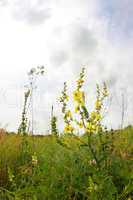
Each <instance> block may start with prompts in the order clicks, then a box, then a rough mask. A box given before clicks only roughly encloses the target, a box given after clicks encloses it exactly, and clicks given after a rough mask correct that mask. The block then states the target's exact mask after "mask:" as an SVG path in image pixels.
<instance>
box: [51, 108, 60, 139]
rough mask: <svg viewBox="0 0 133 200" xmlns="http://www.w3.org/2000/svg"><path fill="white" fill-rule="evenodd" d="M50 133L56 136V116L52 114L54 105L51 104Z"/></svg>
mask: <svg viewBox="0 0 133 200" xmlns="http://www.w3.org/2000/svg"><path fill="white" fill-rule="evenodd" d="M50 125H51V134H52V135H53V136H56V137H57V136H58V130H57V117H56V116H55V115H54V107H53V106H52V112H51V122H50Z"/></svg>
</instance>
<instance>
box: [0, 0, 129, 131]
mask: <svg viewBox="0 0 133 200" xmlns="http://www.w3.org/2000/svg"><path fill="white" fill-rule="evenodd" d="M0 5H1V7H0V25H1V28H0V29H1V30H0V31H1V32H0V36H1V37H0V55H1V56H0V91H1V92H0V96H1V101H0V108H1V110H2V112H1V113H0V122H1V123H2V124H3V125H5V124H6V123H8V124H9V125H8V128H10V129H12V130H13V129H14V127H15V128H17V126H18V123H19V122H18V116H20V115H21V109H22V103H23V101H22V100H23V99H22V95H23V86H24V85H25V83H26V80H27V79H26V78H27V77H26V73H27V71H28V70H29V69H30V68H31V67H35V66H37V65H42V64H43V65H44V66H46V74H45V76H44V78H42V79H41V80H40V81H39V82H38V85H39V86H38V89H37V90H36V93H35V95H37V96H38V95H39V97H38V98H36V99H38V102H36V105H35V107H36V108H35V113H36V119H35V120H36V124H37V125H36V130H37V131H43V132H44V130H47V129H48V128H49V127H48V126H47V124H48V121H49V113H50V109H51V105H52V104H54V105H55V112H56V113H57V114H58V115H59V116H60V114H59V113H58V111H57V110H59V109H57V107H58V104H57V106H56V102H57V97H58V96H59V92H60V90H61V89H62V86H63V82H64V81H66V80H68V83H70V84H71V83H73V79H75V78H76V77H77V75H78V73H79V71H80V69H81V66H82V65H85V66H86V68H87V76H88V79H87V83H86V89H87V90H88V91H89V94H90V96H93V90H94V89H95V87H94V86H95V83H96V82H102V81H107V82H108V85H109V87H110V92H111V97H113V100H112V101H111V102H112V103H111V105H110V108H109V113H108V116H107V118H106V121H107V124H108V126H109V127H112V126H113V127H118V126H119V125H120V120H121V93H122V92H123V91H124V92H125V94H126V97H127V102H128V107H127V112H126V119H125V125H127V124H129V123H132V122H133V121H132V119H133V118H132V117H133V105H132V103H131V102H132V100H133V92H132V85H133V79H132V77H133V68H132V66H133V60H132V48H133V38H132V27H133V26H132V25H133V24H132V17H133V12H132V11H133V2H132V1H131V0H128V1H127V0H123V1H120V0H117V1H115V0H110V1H105V0H100V1H98V0H82V1H81V0H67V1H66V0H49V1H43V0H23V1H21V0H7V1H6V0H0ZM71 88H72V86H70V89H71ZM125 90H126V91H125Z"/></svg>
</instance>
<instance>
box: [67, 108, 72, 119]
mask: <svg viewBox="0 0 133 200" xmlns="http://www.w3.org/2000/svg"><path fill="white" fill-rule="evenodd" d="M65 116H66V118H70V119H72V113H71V111H70V110H68V111H67V112H66V114H65Z"/></svg>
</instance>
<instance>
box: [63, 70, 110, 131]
mask: <svg viewBox="0 0 133 200" xmlns="http://www.w3.org/2000/svg"><path fill="white" fill-rule="evenodd" d="M84 77H85V68H82V71H81V73H80V76H79V79H78V80H77V82H76V83H77V84H76V89H75V90H74V92H73V102H74V111H75V115H73V116H76V118H75V119H74V117H73V116H72V113H71V111H70V110H69V109H67V102H68V99H69V97H68V95H67V85H66V83H64V90H63V91H62V96H61V98H60V102H61V103H62V105H63V106H62V112H63V114H64V122H65V128H64V132H65V133H68V132H71V133H72V132H73V131H74V128H73V126H72V124H73V122H76V126H75V127H77V128H75V131H76V130H78V129H83V130H84V132H85V133H88V134H92V133H97V132H100V131H101V130H102V125H101V121H102V118H103V117H102V108H103V103H104V99H105V98H106V97H107V96H108V90H107V86H106V83H103V86H102V88H101V87H100V86H99V85H98V84H97V87H96V88H97V96H96V101H95V105H94V109H93V111H92V112H89V111H88V109H87V106H86V102H85V92H84V91H83V83H84ZM77 119H78V120H77Z"/></svg>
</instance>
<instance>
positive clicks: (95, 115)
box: [90, 111, 102, 121]
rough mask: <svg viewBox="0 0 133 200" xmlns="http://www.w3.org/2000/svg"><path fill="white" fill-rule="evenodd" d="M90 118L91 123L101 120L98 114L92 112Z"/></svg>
mask: <svg viewBox="0 0 133 200" xmlns="http://www.w3.org/2000/svg"><path fill="white" fill-rule="evenodd" d="M90 117H91V120H92V121H100V120H101V119H102V117H101V115H100V113H98V112H94V111H93V112H91V113H90Z"/></svg>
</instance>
